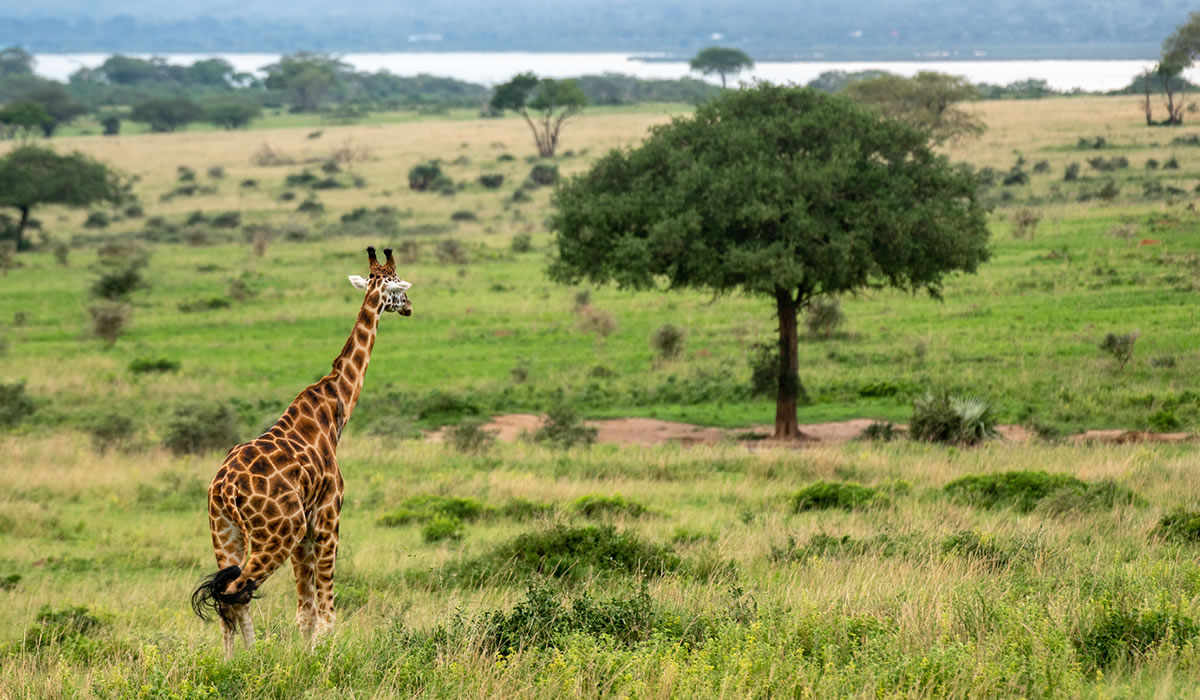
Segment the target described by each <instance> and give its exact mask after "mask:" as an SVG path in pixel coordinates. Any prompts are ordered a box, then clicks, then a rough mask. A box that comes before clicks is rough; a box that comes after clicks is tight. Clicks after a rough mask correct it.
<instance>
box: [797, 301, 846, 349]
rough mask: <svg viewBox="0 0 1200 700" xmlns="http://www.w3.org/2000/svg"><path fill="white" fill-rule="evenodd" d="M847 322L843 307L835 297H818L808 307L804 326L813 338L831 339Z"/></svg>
mask: <svg viewBox="0 0 1200 700" xmlns="http://www.w3.org/2000/svg"><path fill="white" fill-rule="evenodd" d="M845 320H846V316H845V314H843V313H842V306H841V304H840V303H839V302H838V300H837V299H836V298H835V297H817V298H816V299H813V300H812V302H811V303H809V305H808V310H807V311H806V312H805V314H804V325H805V327H806V328H808V334H809V335H810V336H812V337H813V338H826V339H828V338H830V337H832V336H833V334H834V332H835V331H836V330H837V329H838V326H840V325H842V322H843V321H845Z"/></svg>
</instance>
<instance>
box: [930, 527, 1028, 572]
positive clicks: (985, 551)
mask: <svg viewBox="0 0 1200 700" xmlns="http://www.w3.org/2000/svg"><path fill="white" fill-rule="evenodd" d="M1042 550H1043V547H1042V544H1041V541H1040V540H1039V539H1038V538H1037V537H1036V536H1016V537H1012V538H1006V539H999V538H996V537H994V536H992V535H986V534H980V533H978V532H976V531H974V530H959V531H958V532H956V533H954V534H952V535H948V536H947V537H945V538H944V539H942V553H943V554H953V555H955V556H959V557H963V558H965V559H969V560H971V561H973V562H977V563H980V564H984V565H986V566H989V567H994V568H1005V567H1009V566H1013V565H1015V564H1021V563H1029V562H1030V561H1032V560H1033V559H1034V557H1036V556H1037V555H1038V554H1039V553H1040V552H1041V551H1042Z"/></svg>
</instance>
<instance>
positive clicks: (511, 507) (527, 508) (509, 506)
mask: <svg viewBox="0 0 1200 700" xmlns="http://www.w3.org/2000/svg"><path fill="white" fill-rule="evenodd" d="M553 512H554V505H553V504H550V503H535V502H533V501H529V500H526V499H524V498H513V499H510V500H509V501H508V503H505V504H504V505H503V506H501V507H500V509H499V511H498V513H499V514H500V516H501V517H505V518H512V519H513V520H531V519H533V518H535V517H537V516H539V515H547V514H549V513H553Z"/></svg>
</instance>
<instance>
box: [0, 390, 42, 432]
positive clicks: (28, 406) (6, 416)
mask: <svg viewBox="0 0 1200 700" xmlns="http://www.w3.org/2000/svg"><path fill="white" fill-rule="evenodd" d="M34 410H36V406H35V404H34V403H33V399H32V398H30V397H29V396H28V395H27V394H26V393H25V382H14V383H12V384H0V428H10V427H12V426H14V425H16V424H18V423H20V422H21V421H23V420H25V419H26V418H28V417H29V416H30V415H31V414H32V413H33V412H34Z"/></svg>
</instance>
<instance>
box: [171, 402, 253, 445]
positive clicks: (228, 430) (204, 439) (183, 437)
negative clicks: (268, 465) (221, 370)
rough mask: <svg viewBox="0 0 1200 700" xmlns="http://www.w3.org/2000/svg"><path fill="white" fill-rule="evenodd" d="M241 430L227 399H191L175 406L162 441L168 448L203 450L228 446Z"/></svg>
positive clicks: (234, 441) (236, 439) (234, 442)
mask: <svg viewBox="0 0 1200 700" xmlns="http://www.w3.org/2000/svg"><path fill="white" fill-rule="evenodd" d="M240 432H241V429H240V426H239V425H238V417H237V412H236V411H235V410H234V409H233V407H232V406H231V405H229V404H227V403H193V404H186V405H183V406H180V407H178V408H176V409H175V411H174V413H173V415H172V417H171V419H170V421H169V422H168V423H167V430H166V434H165V435H164V437H163V445H165V446H166V447H167V449H169V450H171V452H173V453H175V454H177V455H182V454H204V453H206V452H210V451H212V450H217V449H228V448H229V447H232V446H233V445H235V444H237V442H238V439H239V438H238V435H239V433H240Z"/></svg>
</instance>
